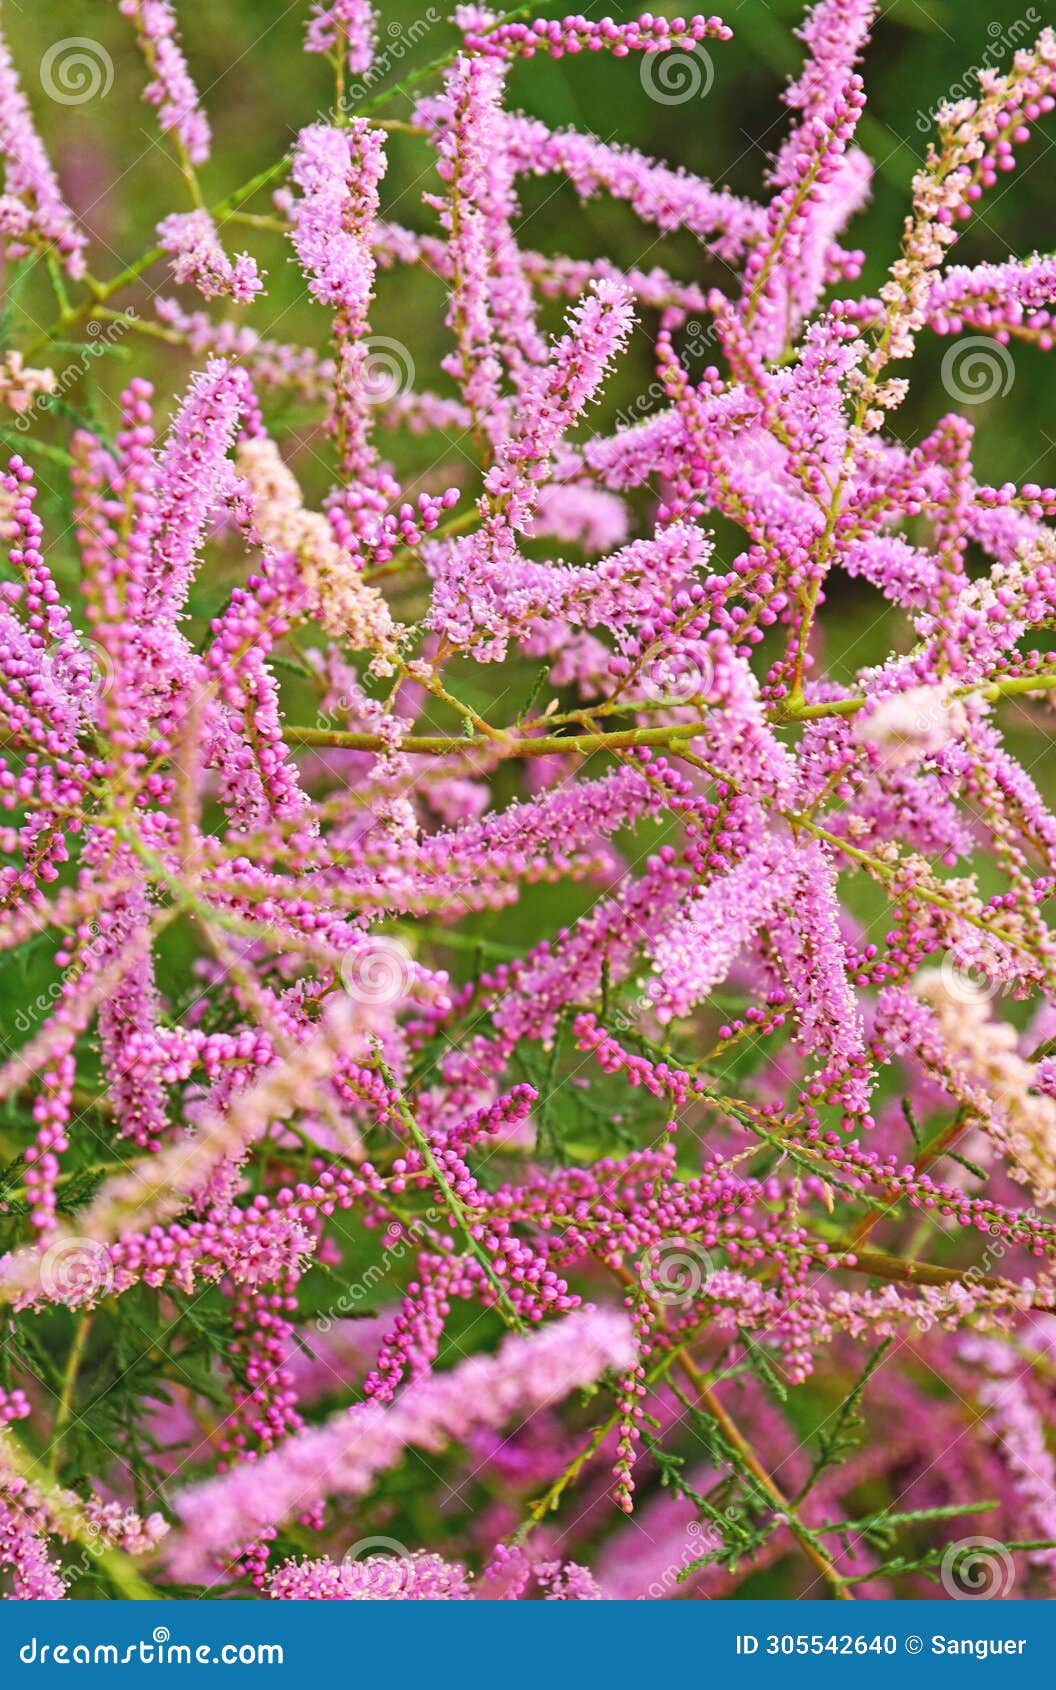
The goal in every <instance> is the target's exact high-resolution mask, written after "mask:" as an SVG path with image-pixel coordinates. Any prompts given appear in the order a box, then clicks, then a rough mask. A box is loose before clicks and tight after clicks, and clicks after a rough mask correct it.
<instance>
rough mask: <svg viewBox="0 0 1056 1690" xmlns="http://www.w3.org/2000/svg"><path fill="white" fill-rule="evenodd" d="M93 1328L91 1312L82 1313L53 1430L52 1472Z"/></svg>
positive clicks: (55, 1469) (55, 1468)
mask: <svg viewBox="0 0 1056 1690" xmlns="http://www.w3.org/2000/svg"><path fill="white" fill-rule="evenodd" d="M91 1328H92V1316H91V1314H90V1313H85V1314H82V1316H81V1318H80V1320H79V1321H78V1322H77V1327H76V1330H75V1332H74V1334H73V1343H72V1344H71V1345H70V1353H69V1356H68V1357H67V1360H66V1372H65V1374H64V1375H63V1380H62V1395H61V1396H60V1398H59V1406H58V1408H57V1409H56V1411H55V1424H54V1426H53V1427H52V1431H51V1470H52V1473H57V1472H58V1466H59V1448H60V1445H61V1443H62V1436H63V1432H64V1431H65V1429H66V1426H67V1424H68V1422H69V1418H70V1411H71V1409H72V1407H73V1393H74V1390H75V1388H76V1385H77V1375H78V1373H79V1372H80V1368H81V1361H82V1360H83V1357H84V1347H85V1344H86V1343H87V1341H88V1334H89V1332H90V1331H91Z"/></svg>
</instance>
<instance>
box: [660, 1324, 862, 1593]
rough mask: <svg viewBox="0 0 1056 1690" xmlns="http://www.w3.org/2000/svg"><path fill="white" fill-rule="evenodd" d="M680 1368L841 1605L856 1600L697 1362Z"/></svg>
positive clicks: (685, 1360) (683, 1362)
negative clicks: (707, 1381)
mask: <svg viewBox="0 0 1056 1690" xmlns="http://www.w3.org/2000/svg"><path fill="white" fill-rule="evenodd" d="M678 1365H679V1367H680V1368H681V1370H682V1372H683V1373H684V1374H685V1376H686V1378H687V1379H688V1380H689V1383H690V1384H691V1385H692V1387H693V1389H694V1391H695V1392H696V1394H697V1399H698V1401H699V1402H700V1405H701V1407H702V1408H704V1409H706V1410H707V1412H708V1413H709V1414H710V1415H711V1417H712V1419H713V1420H714V1421H715V1422H716V1424H717V1425H718V1427H719V1429H720V1431H721V1432H722V1435H723V1437H724V1438H725V1439H726V1441H727V1443H730V1444H732V1445H733V1447H734V1449H736V1451H737V1453H738V1455H739V1456H740V1457H741V1460H742V1461H743V1462H744V1464H745V1466H746V1467H747V1468H748V1470H749V1471H750V1472H751V1474H752V1476H753V1478H755V1479H757V1480H758V1482H759V1484H760V1485H761V1486H762V1488H763V1490H765V1492H766V1494H767V1496H768V1497H769V1498H770V1500H771V1502H772V1503H773V1504H774V1507H775V1509H776V1510H777V1512H778V1513H779V1514H783V1515H784V1517H785V1519H786V1520H787V1522H788V1528H789V1531H790V1532H791V1533H792V1535H793V1537H794V1538H795V1539H796V1541H797V1543H798V1544H799V1546H800V1548H801V1549H802V1551H803V1553H804V1555H806V1557H807V1559H808V1561H811V1562H813V1564H814V1566H815V1567H816V1568H817V1569H818V1572H819V1573H820V1574H821V1576H822V1578H823V1579H824V1580H825V1582H826V1583H827V1584H829V1585H831V1587H832V1593H833V1595H834V1596H835V1597H837V1598H838V1599H839V1600H840V1601H841V1602H851V1601H853V1600H854V1598H853V1597H852V1595H851V1593H850V1591H849V1590H848V1589H847V1586H846V1584H845V1583H844V1581H843V1579H842V1578H841V1577H840V1574H839V1573H838V1572H837V1570H836V1568H835V1567H834V1566H833V1564H832V1562H831V1561H830V1560H829V1557H828V1556H827V1555H826V1553H825V1551H824V1550H823V1549H822V1548H820V1547H819V1545H818V1544H817V1543H815V1541H814V1538H813V1535H812V1533H811V1532H810V1531H809V1530H808V1529H807V1527H806V1526H804V1525H803V1523H802V1521H801V1520H800V1519H799V1518H798V1516H797V1514H796V1512H795V1509H794V1508H793V1507H792V1504H791V1503H790V1502H789V1500H788V1498H787V1496H786V1495H785V1493H784V1491H783V1490H782V1489H781V1487H780V1485H778V1484H777V1483H776V1481H775V1480H774V1479H772V1478H771V1477H770V1474H769V1473H768V1472H767V1470H766V1468H765V1467H764V1466H763V1464H762V1462H761V1461H760V1460H759V1457H758V1456H757V1455H756V1453H755V1451H754V1449H753V1448H752V1446H751V1444H750V1443H749V1442H748V1439H747V1438H746V1437H745V1436H744V1433H743V1432H742V1431H741V1429H740V1427H739V1426H738V1425H737V1422H736V1421H735V1420H733V1419H731V1417H730V1415H729V1414H728V1413H727V1411H726V1409H725V1408H723V1406H722V1403H721V1402H720V1401H719V1399H718V1397H717V1396H716V1395H715V1392H714V1391H713V1390H712V1388H711V1386H710V1385H708V1384H707V1383H706V1382H705V1379H704V1375H703V1373H702V1372H701V1371H700V1368H699V1367H698V1366H697V1364H696V1362H695V1361H693V1360H691V1358H690V1357H689V1356H687V1355H686V1354H685V1352H683V1353H682V1354H681V1355H680V1356H679V1358H678Z"/></svg>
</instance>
